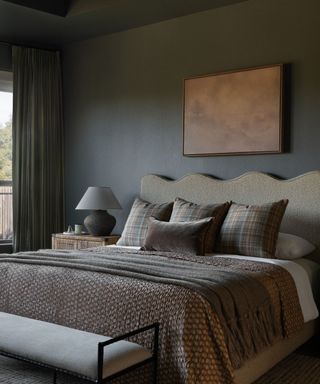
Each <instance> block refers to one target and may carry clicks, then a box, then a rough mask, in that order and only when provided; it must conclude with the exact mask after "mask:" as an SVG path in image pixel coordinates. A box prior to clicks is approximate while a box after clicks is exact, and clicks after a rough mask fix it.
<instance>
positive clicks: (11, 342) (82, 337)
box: [0, 312, 152, 379]
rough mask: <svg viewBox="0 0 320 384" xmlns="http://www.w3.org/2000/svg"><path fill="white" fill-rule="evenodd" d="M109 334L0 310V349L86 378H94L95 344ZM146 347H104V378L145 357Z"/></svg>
mask: <svg viewBox="0 0 320 384" xmlns="http://www.w3.org/2000/svg"><path fill="white" fill-rule="evenodd" d="M106 340H110V337H106V336H101V335H96V334H94V333H88V332H84V331H79V330H77V329H72V328H68V327H63V326H61V325H57V324H51V323H46V322H43V321H39V320H33V319H29V318H26V317H20V316H16V315H12V314H8V313H3V312H0V350H1V351H2V352H7V353H10V354H14V355H17V356H20V357H23V358H26V359H30V360H34V361H36V362H39V363H43V364H46V365H51V366H53V367H55V368H59V369H64V370H67V371H70V372H74V373H77V374H79V375H82V376H86V377H88V378H92V379H96V378H97V366H98V362H97V360H98V343H99V342H103V341H106ZM151 356H152V354H151V352H150V351H148V350H147V349H146V348H143V347H141V346H140V345H138V344H135V343H131V342H128V341H118V342H116V343H114V344H111V345H108V346H106V347H105V348H104V365H103V378H106V377H108V376H111V375H113V374H115V373H117V372H120V371H122V370H123V369H126V368H128V367H130V366H132V365H134V364H137V363H140V362H141V361H143V360H145V359H148V358H149V357H151Z"/></svg>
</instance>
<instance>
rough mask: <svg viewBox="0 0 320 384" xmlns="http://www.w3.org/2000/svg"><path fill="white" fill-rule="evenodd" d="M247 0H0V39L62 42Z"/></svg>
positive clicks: (24, 41)
mask: <svg viewBox="0 0 320 384" xmlns="http://www.w3.org/2000/svg"><path fill="white" fill-rule="evenodd" d="M242 1H247V0H51V1H49V0H46V1H44V0H0V41H5V42H8V43H16V44H18V43H20V44H27V45H28V44H29V45H34V46H41V45H44V46H58V47H59V46H61V45H63V44H66V43H70V42H74V41H78V40H84V39H87V38H90V37H94V36H98V35H104V34H109V33H113V32H119V31H122V30H126V29H130V28H135V27H140V26H143V25H147V24H152V23H156V22H159V21H163V20H168V19H172V18H175V17H180V16H184V15H188V14H191V13H195V12H201V11H204V10H208V9H212V8H218V7H223V6H227V5H231V4H234V3H240V2H242Z"/></svg>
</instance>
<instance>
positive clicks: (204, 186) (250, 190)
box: [141, 171, 320, 253]
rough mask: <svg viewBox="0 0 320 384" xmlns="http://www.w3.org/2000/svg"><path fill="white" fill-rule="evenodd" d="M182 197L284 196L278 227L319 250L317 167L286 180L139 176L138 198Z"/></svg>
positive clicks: (252, 175)
mask: <svg viewBox="0 0 320 384" xmlns="http://www.w3.org/2000/svg"><path fill="white" fill-rule="evenodd" d="M177 196H179V197H182V198H184V199H186V200H190V201H193V202H194V203H198V204H199V203H203V204H208V203H215V202H217V203H222V202H224V201H227V200H233V201H235V202H238V203H244V204H263V203H267V202H271V201H276V200H280V199H283V198H287V199H289V205H288V207H287V211H286V214H285V217H284V219H283V222H282V226H281V230H282V231H283V232H287V233H292V234H295V235H299V236H302V237H304V238H305V239H307V240H309V241H311V242H312V243H313V244H315V245H316V246H317V248H318V253H319V250H320V171H313V172H309V173H306V174H304V175H301V176H298V177H295V178H293V179H289V180H279V179H276V178H275V177H272V176H269V175H267V174H264V173H259V172H249V173H245V174H244V175H242V176H240V177H237V178H235V179H231V180H219V179H215V178H213V177H210V176H205V175H201V174H191V175H187V176H185V177H183V178H182V179H179V180H176V181H171V180H169V179H166V178H164V177H160V176H156V175H147V176H144V177H143V178H142V180H141V198H142V199H145V200H147V201H150V202H166V201H173V200H174V199H175V197H177Z"/></svg>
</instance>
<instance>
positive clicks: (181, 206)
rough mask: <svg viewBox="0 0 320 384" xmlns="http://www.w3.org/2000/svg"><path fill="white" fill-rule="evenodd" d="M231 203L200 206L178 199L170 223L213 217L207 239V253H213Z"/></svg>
mask: <svg viewBox="0 0 320 384" xmlns="http://www.w3.org/2000/svg"><path fill="white" fill-rule="evenodd" d="M229 207H230V203H229V202H226V203H224V204H209V205H199V204H195V203H191V202H189V201H186V200H184V199H181V198H179V197H177V198H176V199H175V201H174V204H173V210H172V214H171V217H170V222H181V221H193V220H201V219H204V218H206V217H213V218H214V219H213V220H212V222H211V224H210V226H209V229H208V232H207V234H206V237H205V252H206V253H212V252H213V248H214V243H215V240H216V236H217V233H218V232H219V230H220V227H221V224H222V222H223V219H224V218H225V216H226V214H227V212H228V209H229Z"/></svg>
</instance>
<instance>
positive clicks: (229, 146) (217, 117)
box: [183, 64, 283, 156]
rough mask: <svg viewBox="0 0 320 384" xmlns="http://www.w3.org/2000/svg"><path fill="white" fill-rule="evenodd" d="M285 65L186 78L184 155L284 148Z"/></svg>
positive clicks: (266, 151) (266, 150)
mask: <svg viewBox="0 0 320 384" xmlns="http://www.w3.org/2000/svg"><path fill="white" fill-rule="evenodd" d="M282 88H283V65H282V64H279V65H272V66H268V67H259V68H253V69H245V70H240V71H233V72H224V73H218V74H214V75H206V76H199V77H193V78H190V79H185V80H184V115H183V154H184V155H185V156H215V155H235V154H239V155H240V154H259V153H280V152H282V104H283V102H282V98H283V89H282Z"/></svg>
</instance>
